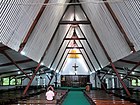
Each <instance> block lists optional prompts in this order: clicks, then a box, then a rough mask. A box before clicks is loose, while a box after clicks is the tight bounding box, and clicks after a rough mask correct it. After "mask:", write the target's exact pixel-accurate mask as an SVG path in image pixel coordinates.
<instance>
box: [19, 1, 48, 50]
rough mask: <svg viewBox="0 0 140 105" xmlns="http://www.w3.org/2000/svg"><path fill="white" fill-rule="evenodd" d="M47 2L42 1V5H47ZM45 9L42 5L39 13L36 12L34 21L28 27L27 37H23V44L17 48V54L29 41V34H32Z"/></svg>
mask: <svg viewBox="0 0 140 105" xmlns="http://www.w3.org/2000/svg"><path fill="white" fill-rule="evenodd" d="M48 2H49V0H45V1H44V4H46V3H48ZM45 7H46V5H42V7H41V9H40V10H39V12H38V14H37V16H36V18H35V19H34V21H33V23H32V25H31V27H30V29H29V31H28V33H27V35H26V36H25V38H24V40H23V42H22V43H21V44H20V46H19V47H20V48H19V50H18V52H21V51H22V50H23V48H24V46H25V44H26V43H27V41H28V39H29V37H30V35H31V33H32V32H33V30H34V28H35V26H36V24H37V23H38V21H39V19H40V17H41V15H42V13H43V11H44V10H45Z"/></svg>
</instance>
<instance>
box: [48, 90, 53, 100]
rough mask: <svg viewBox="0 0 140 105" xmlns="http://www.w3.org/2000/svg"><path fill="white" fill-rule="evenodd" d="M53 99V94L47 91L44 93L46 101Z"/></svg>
mask: <svg viewBox="0 0 140 105" xmlns="http://www.w3.org/2000/svg"><path fill="white" fill-rule="evenodd" d="M53 97H54V92H53V91H51V90H49V91H47V92H46V99H47V100H53Z"/></svg>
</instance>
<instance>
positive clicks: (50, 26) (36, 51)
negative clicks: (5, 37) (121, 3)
mask: <svg viewBox="0 0 140 105" xmlns="http://www.w3.org/2000/svg"><path fill="white" fill-rule="evenodd" d="M57 2H62V1H60V0H59V1H58V0H51V1H50V2H49V3H57ZM64 2H65V1H64V0H63V2H62V3H64ZM64 10H65V5H48V6H47V7H46V8H45V11H44V12H43V14H42V16H41V18H40V20H39V21H38V23H37V25H36V27H35V29H34V31H33V32H32V34H31V37H30V38H29V40H28V42H27V44H26V46H25V47H24V49H23V52H25V53H26V55H27V56H28V57H30V58H32V59H34V60H35V61H39V60H40V58H41V57H42V55H43V53H44V51H45V49H46V47H47V46H48V43H49V41H50V39H51V37H52V35H53V33H54V31H55V29H56V27H57V25H58V22H59V20H60V18H61V16H62V14H63V12H64Z"/></svg>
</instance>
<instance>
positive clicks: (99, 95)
mask: <svg viewBox="0 0 140 105" xmlns="http://www.w3.org/2000/svg"><path fill="white" fill-rule="evenodd" d="M85 94H86V96H88V97H89V98H90V100H91V101H92V102H93V103H94V104H96V105H112V104H113V105H137V104H136V103H131V102H130V101H125V100H124V99H120V98H119V97H116V96H113V95H112V94H107V93H106V92H105V91H104V90H92V91H90V92H85Z"/></svg>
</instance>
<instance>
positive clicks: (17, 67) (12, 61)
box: [2, 51, 31, 79]
mask: <svg viewBox="0 0 140 105" xmlns="http://www.w3.org/2000/svg"><path fill="white" fill-rule="evenodd" d="M2 53H3V54H4V55H5V56H6V57H7V58H8V59H9V60H10V61H11V62H12V63H13V64H14V65H15V66H16V67H17V68H18V69H19V70H20V71H21V72H23V73H24V74H25V75H26V76H27V77H28V78H29V79H31V78H30V77H29V76H28V75H27V74H26V72H24V71H23V69H21V68H20V67H19V66H18V65H17V64H16V63H15V61H14V60H13V59H12V58H11V57H10V56H9V55H8V54H7V53H6V52H4V51H3V52H2Z"/></svg>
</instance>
